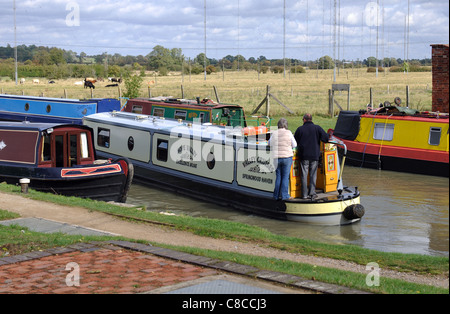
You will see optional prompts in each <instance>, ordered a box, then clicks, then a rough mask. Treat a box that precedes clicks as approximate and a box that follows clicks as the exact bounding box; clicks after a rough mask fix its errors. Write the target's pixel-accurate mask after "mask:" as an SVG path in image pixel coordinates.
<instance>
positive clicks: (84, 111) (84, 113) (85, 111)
mask: <svg viewBox="0 0 450 314" xmlns="http://www.w3.org/2000/svg"><path fill="white" fill-rule="evenodd" d="M81 113H82V114H83V116H85V115H86V113H87V109H86V108H84V110H83V112H81Z"/></svg>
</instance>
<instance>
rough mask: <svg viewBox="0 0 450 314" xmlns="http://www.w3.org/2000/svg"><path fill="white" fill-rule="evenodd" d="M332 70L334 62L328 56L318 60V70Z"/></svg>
mask: <svg viewBox="0 0 450 314" xmlns="http://www.w3.org/2000/svg"><path fill="white" fill-rule="evenodd" d="M322 67H323V68H324V69H333V68H334V62H333V59H332V58H331V57H330V56H323V57H322V58H320V59H319V68H321V69H322Z"/></svg>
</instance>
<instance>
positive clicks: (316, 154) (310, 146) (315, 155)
mask: <svg viewBox="0 0 450 314" xmlns="http://www.w3.org/2000/svg"><path fill="white" fill-rule="evenodd" d="M294 138H295V140H296V141H297V145H298V146H297V150H298V153H297V158H298V159H299V160H300V166H301V169H302V173H301V181H302V198H303V199H307V198H317V194H316V180H317V167H318V165H319V158H320V142H321V141H322V142H324V143H327V142H328V140H329V138H328V134H327V133H326V132H325V131H324V130H323V129H322V128H321V127H320V126H318V125H315V124H314V123H313V122H312V116H311V114H309V113H307V114H305V115H304V116H303V126H301V127H299V128H298V129H297V131H296V132H295V135H294ZM308 172H309V186H308Z"/></svg>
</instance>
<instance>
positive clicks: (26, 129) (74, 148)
mask: <svg viewBox="0 0 450 314" xmlns="http://www.w3.org/2000/svg"><path fill="white" fill-rule="evenodd" d="M93 143H94V140H93V133H92V130H91V129H90V128H89V127H86V126H82V125H61V124H51V123H30V122H0V182H6V183H8V184H18V183H19V180H21V179H29V180H30V184H29V188H30V189H34V190H37V191H42V192H50V193H55V194H61V195H65V196H75V197H81V198H90V199H94V200H99V201H114V202H125V201H126V199H127V195H128V191H129V188H130V185H131V182H132V179H133V174H134V168H133V165H132V164H131V163H130V162H129V161H128V159H126V158H118V159H117V160H114V161H112V160H97V159H96V153H95V150H94V147H93Z"/></svg>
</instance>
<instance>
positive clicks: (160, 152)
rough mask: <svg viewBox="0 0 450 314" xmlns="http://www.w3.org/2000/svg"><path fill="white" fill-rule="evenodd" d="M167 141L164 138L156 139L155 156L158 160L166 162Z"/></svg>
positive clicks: (167, 155)
mask: <svg viewBox="0 0 450 314" xmlns="http://www.w3.org/2000/svg"><path fill="white" fill-rule="evenodd" d="M168 152H169V142H168V141H166V140H162V139H158V148H157V152H156V158H157V159H158V160H159V161H164V162H166V161H167V159H168V157H169V154H168Z"/></svg>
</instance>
